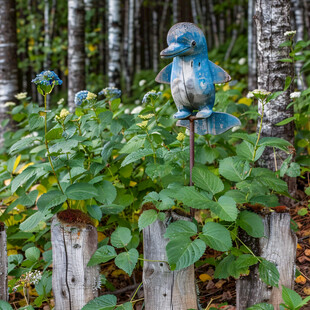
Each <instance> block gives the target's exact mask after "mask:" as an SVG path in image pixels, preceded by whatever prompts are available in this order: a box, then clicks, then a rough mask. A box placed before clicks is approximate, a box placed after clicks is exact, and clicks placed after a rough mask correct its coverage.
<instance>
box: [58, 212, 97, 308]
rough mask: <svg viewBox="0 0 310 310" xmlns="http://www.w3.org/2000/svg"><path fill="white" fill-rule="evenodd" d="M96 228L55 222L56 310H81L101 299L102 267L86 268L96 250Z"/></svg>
mask: <svg viewBox="0 0 310 310" xmlns="http://www.w3.org/2000/svg"><path fill="white" fill-rule="evenodd" d="M97 239H98V235H97V231H96V229H95V227H93V226H91V225H87V226H86V227H76V226H72V225H65V224H62V223H60V222H59V221H58V219H57V218H56V217H54V218H53V221H52V248H53V293H54V298H55V310H63V309H67V310H80V309H82V307H83V306H84V305H85V304H86V303H87V302H89V301H90V300H92V299H93V298H95V297H98V287H99V268H98V266H94V267H87V263H88V261H89V259H90V258H91V256H92V255H93V253H94V252H95V251H96V249H97Z"/></svg>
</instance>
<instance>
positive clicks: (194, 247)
mask: <svg viewBox="0 0 310 310" xmlns="http://www.w3.org/2000/svg"><path fill="white" fill-rule="evenodd" d="M205 249H206V245H205V243H204V242H203V241H202V240H199V239H196V240H194V241H191V240H190V239H189V238H184V237H179V238H175V239H172V240H171V241H170V242H169V243H168V244H167V246H166V251H167V257H168V262H169V264H170V266H171V269H172V270H174V269H176V270H180V269H183V268H186V267H188V266H190V265H192V264H194V263H195V262H196V261H197V260H199V258H200V257H201V256H202V255H203V253H204V251H205Z"/></svg>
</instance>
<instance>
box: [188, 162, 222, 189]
mask: <svg viewBox="0 0 310 310" xmlns="http://www.w3.org/2000/svg"><path fill="white" fill-rule="evenodd" d="M193 182H194V183H195V185H196V186H198V187H200V188H202V189H204V190H206V191H208V192H210V193H212V194H213V195H214V194H216V193H219V192H221V191H222V190H223V189H224V184H223V182H222V181H221V179H220V178H219V177H217V176H216V175H215V174H213V173H212V172H211V171H210V170H209V169H208V168H207V167H206V166H199V167H198V166H195V167H194V168H193Z"/></svg>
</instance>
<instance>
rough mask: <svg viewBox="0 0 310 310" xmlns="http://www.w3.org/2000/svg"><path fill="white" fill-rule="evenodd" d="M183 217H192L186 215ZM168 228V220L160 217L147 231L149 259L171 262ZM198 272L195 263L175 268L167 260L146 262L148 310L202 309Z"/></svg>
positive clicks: (145, 254) (144, 285)
mask: <svg viewBox="0 0 310 310" xmlns="http://www.w3.org/2000/svg"><path fill="white" fill-rule="evenodd" d="M166 216H167V215H166ZM176 216H177V218H178V219H181V217H180V216H179V215H176ZM173 217H174V214H173V213H172V218H173ZM182 219H183V220H189V219H188V218H186V217H182ZM166 228H167V225H166V224H165V223H164V222H162V221H159V220H157V221H156V222H154V223H153V224H151V225H149V226H148V227H146V228H145V229H144V230H143V242H144V246H143V247H144V258H145V259H149V260H161V261H167V255H166V245H167V243H168V241H169V240H168V239H165V238H164V234H165V232H166ZM194 271H195V270H194V265H191V266H189V267H187V268H184V269H181V270H175V271H171V270H170V268H169V265H168V264H166V263H162V262H150V261H144V263H143V290H144V301H145V310H172V309H173V310H185V309H198V306H197V295H196V282H195V272H194Z"/></svg>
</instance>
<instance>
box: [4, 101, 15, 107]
mask: <svg viewBox="0 0 310 310" xmlns="http://www.w3.org/2000/svg"><path fill="white" fill-rule="evenodd" d="M4 106H5V107H15V106H16V103H15V102H13V101H8V102H6V103H5V104H4Z"/></svg>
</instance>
